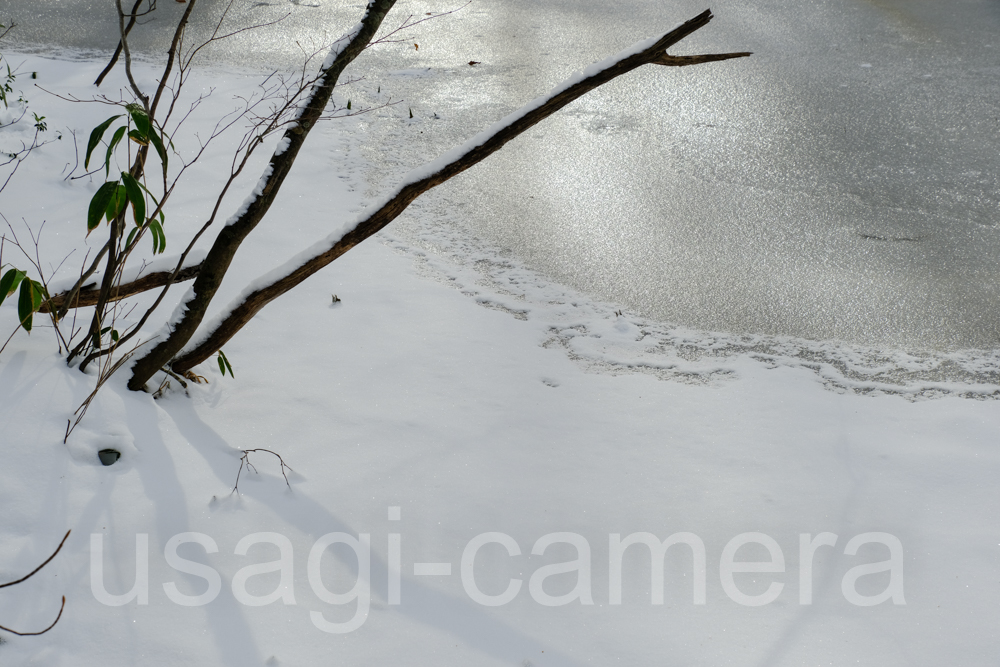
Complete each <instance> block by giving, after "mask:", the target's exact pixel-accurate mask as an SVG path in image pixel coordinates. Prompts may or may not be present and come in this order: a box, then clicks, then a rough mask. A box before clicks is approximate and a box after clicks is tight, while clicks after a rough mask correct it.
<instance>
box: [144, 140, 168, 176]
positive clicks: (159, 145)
mask: <svg viewBox="0 0 1000 667" xmlns="http://www.w3.org/2000/svg"><path fill="white" fill-rule="evenodd" d="M149 140H150V141H152V142H153V148H155V149H156V153H157V155H159V156H160V162H162V163H163V173H164V174H165V173H167V151H166V150H165V149H164V148H163V141H162V140H161V139H160V135H159V133H157V132H153V133H152V134H151V135H150V136H149ZM171 146H173V144H171Z"/></svg>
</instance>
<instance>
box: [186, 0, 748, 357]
mask: <svg viewBox="0 0 1000 667" xmlns="http://www.w3.org/2000/svg"><path fill="white" fill-rule="evenodd" d="M711 19H712V13H711V10H706V11H704V12H703V13H701V14H699V15H698V16H696V17H695V18H693V19H691V20H690V21H687V22H686V23H684V24H683V25H681V26H678V27H677V28H675V29H674V30H671V31H670V32H668V33H665V34H663V35H660V36H658V37H652V38H650V39H646V40H643V41H641V42H638V43H636V44H634V45H632V46H631V47H629V48H627V49H625V50H624V51H622V52H620V53H618V54H616V55H614V56H611V57H610V58H607V59H605V60H603V61H601V62H598V63H595V64H593V65H591V66H590V67H588V68H586V69H585V70H583V71H582V72H578V73H576V74H574V75H573V76H571V77H570V78H569V79H567V80H566V81H564V82H563V83H562V84H560V85H559V86H557V87H556V88H555V89H554V90H552V92H550V93H549V94H548V95H544V96H542V97H539V98H537V99H535V100H534V101H532V102H530V103H529V104H527V105H525V106H523V107H522V108H521V109H519V110H517V111H515V112H514V113H512V114H510V115H508V116H507V117H505V118H503V119H502V120H500V121H499V122H497V123H495V124H494V125H493V126H491V127H490V128H488V129H486V130H484V131H483V132H480V133H479V134H478V135H476V136H475V137H473V138H472V139H470V140H468V141H467V142H465V143H464V144H462V145H461V146H458V147H456V148H453V149H451V150H449V151H447V152H446V153H444V154H443V155H441V156H440V157H439V158H437V159H436V160H433V161H431V162H428V163H427V164H425V165H423V166H421V167H418V168H417V169H414V170H413V171H411V172H410V173H409V174H407V176H406V177H405V178H404V179H403V181H402V182H401V183H400V184H399V185H398V186H397V187H396V188H395V189H394V190H393V191H392V192H390V193H389V194H387V195H385V196H384V197H383V198H382V199H381V200H379V201H378V202H376V203H375V204H373V205H372V206H370V207H368V209H366V210H365V211H364V212H363V213H362V214H361V215H360V216H359V217H358V218H357V219H355V220H354V221H353V222H352V223H350V224H346V225H343V226H342V227H341V228H340V229H338V230H337V231H335V232H333V233H332V234H330V235H329V236H327V237H326V238H325V239H323V240H322V241H320V242H318V243H316V244H314V245H313V246H312V247H311V248H309V249H307V250H305V251H304V252H302V253H299V254H298V255H296V256H295V257H293V258H292V259H291V260H289V261H288V262H286V263H285V264H284V265H282V266H281V267H279V268H277V269H274V270H273V271H271V272H269V273H267V274H266V275H264V276H262V277H261V278H258V279H257V280H255V281H254V282H253V283H251V284H250V285H248V286H247V287H246V288H245V289H244V291H243V292H242V294H241V295H240V296H239V297H238V298H237V299H236V300H235V301H234V302H233V303H232V304H230V306H229V307H228V308H227V309H226V310H224V311H223V312H222V313H221V314H220V315H219V316H217V317H216V318H215V319H214V320H213V321H212V322H211V324H210V325H209V326H208V327H206V331H205V332H204V333H203V334H201V335H197V336H193V337H192V338H191V340H190V342H189V343H188V344H187V346H186V347H185V348H184V351H182V352H181V353H180V354H179V356H178V357H176V358H175V359H174V360H173V361H172V363H171V364H170V367H171V368H172V369H173V370H174V371H175V372H184V371H186V370H189V369H190V368H192V367H193V366H195V365H197V364H199V363H201V362H202V361H204V360H205V359H207V358H208V357H209V356H210V355H211V354H213V353H214V352H215V350H218V349H219V348H221V347H222V346H223V345H224V344H225V343H226V342H227V341H228V340H229V339H230V338H232V336H233V335H235V334H236V332H237V331H239V330H240V329H241V328H242V327H243V326H244V325H245V324H246V323H247V322H248V321H249V320H250V319H251V318H252V317H253V316H254V315H256V314H257V313H258V312H259V311H260V310H261V309H262V308H263V307H264V306H266V305H267V304H268V303H270V302H271V301H273V300H274V299H276V298H277V297H278V296H280V295H282V294H284V293H285V292H287V291H288V290H290V289H292V288H293V287H295V286H296V285H298V284H300V283H301V282H302V281H304V280H305V279H306V278H308V277H309V276H311V275H312V274H314V273H316V272H317V271H319V270H320V269H321V268H323V267H324V266H326V265H328V264H329V263H330V262H332V261H334V260H335V259H337V258H338V257H340V256H341V255H343V254H344V253H345V252H347V251H348V250H350V249H351V248H353V247H354V246H355V245H357V244H358V243H360V242H361V241H363V240H365V239H366V238H368V237H370V236H372V235H373V234H375V233H376V232H378V231H379V230H381V229H382V228H384V227H385V226H386V225H388V224H389V223H390V222H392V221H393V220H394V219H395V218H396V217H397V216H398V215H399V214H400V213H402V212H403V211H404V210H405V209H406V208H407V207H408V206H409V205H410V204H411V203H412V202H413V201H414V200H415V199H416V198H417V197H419V196H420V195H421V194H423V193H424V192H426V191H428V190H430V189H431V188H433V187H435V186H437V185H440V184H441V183H444V182H445V181H447V180H449V179H450V178H452V177H453V176H455V175H457V174H459V173H461V172H463V171H465V170H466V169H468V168H470V167H472V166H473V165H475V164H477V163H479V162H480V161H482V160H483V159H485V158H486V157H488V156H489V155H491V154H493V153H494V152H496V151H497V150H499V149H500V148H502V147H503V146H504V145H505V144H506V143H507V142H508V141H510V140H511V139H513V138H514V137H516V136H518V135H519V134H521V133H522V132H524V131H525V130H527V129H529V128H530V127H532V126H534V125H535V124H537V123H538V122H540V121H542V120H544V119H545V118H547V117H548V116H550V115H552V114H553V113H555V112H556V111H558V110H560V109H562V108H563V107H565V106H566V105H567V104H569V103H571V102H573V101H574V100H576V99H578V98H580V97H582V96H583V95H585V94H586V93H588V92H590V91H591V90H593V89H595V88H597V87H599V86H601V85H603V84H605V83H607V82H609V81H611V80H612V79H615V78H617V77H619V76H621V75H623V74H626V73H628V72H630V71H632V70H634V69H636V68H638V67H641V66H643V65H649V64H656V65H665V66H672V67H683V66H686V65H697V64H701V63H707V62H714V61H719V60H728V59H730V58H743V57H746V56H749V55H750V53H748V52H739V53H721V54H704V55H696V56H671V55H669V54H667V52H666V50H667V49H668V48H669V47H671V46H672V45H674V44H676V43H677V42H679V41H680V40H682V39H683V38H685V37H687V36H688V35H690V34H691V33H693V32H695V31H696V30H698V29H699V28H702V27H704V26H705V25H707V24H708V22H709V21H711Z"/></svg>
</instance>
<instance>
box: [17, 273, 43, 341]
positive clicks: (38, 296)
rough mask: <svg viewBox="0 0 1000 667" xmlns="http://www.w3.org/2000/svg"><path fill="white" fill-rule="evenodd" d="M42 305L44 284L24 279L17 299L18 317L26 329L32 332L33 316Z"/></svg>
mask: <svg viewBox="0 0 1000 667" xmlns="http://www.w3.org/2000/svg"><path fill="white" fill-rule="evenodd" d="M41 307H42V286H41V285H40V284H39V283H36V282H35V281H34V280H31V279H28V280H22V281H21V293H20V294H19V295H18V299H17V318H18V320H20V322H21V326H22V327H24V330H25V331H27V332H29V333H30V332H31V317H32V315H33V314H34V313H35V311H37V310H38V309H39V308H41Z"/></svg>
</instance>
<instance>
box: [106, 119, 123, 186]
mask: <svg viewBox="0 0 1000 667" xmlns="http://www.w3.org/2000/svg"><path fill="white" fill-rule="evenodd" d="M126 129H128V128H126V127H125V126H124V125H122V126H121V127H119V128H118V129H117V130H115V134H114V136H112V137H111V143H109V144H108V154H107V155H105V156H104V175H105V176H108V175H109V174H110V173H111V154H112V153H114V151H115V146H117V145H118V142H119V141H121V140H122V137H123V136H125V130H126Z"/></svg>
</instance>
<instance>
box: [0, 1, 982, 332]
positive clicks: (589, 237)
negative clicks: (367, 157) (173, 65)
mask: <svg viewBox="0 0 1000 667" xmlns="http://www.w3.org/2000/svg"><path fill="white" fill-rule="evenodd" d="M222 4H223V3H222V2H220V1H219V0H211V1H206V0H200V2H199V8H200V9H201V10H204V13H203V14H202V16H203V17H206V18H203V20H202V21H201V23H200V24H199V25H200V26H204V25H205V24H206V23H207V22H208V21H207V17H208V16H214V15H215V14H216V13H217V12H218V9H219V7H221V6H222ZM459 4H460V1H459V0H454V2H451V1H449V2H442V1H441V0H430V1H428V2H421V3H412V2H408V3H403V2H401V3H400V5H399V6H398V7H397V9H396V10H394V11H395V12H396V13H397V14H398V16H397V17H396V22H397V23H398V21H400V20H401V19H402V18H404V17H405V16H406V15H407V14H410V13H413V14H423V13H424V12H427V11H441V10H446V9H449V8H454V7H455V6H457V5H459ZM706 4H707V3H705V2H702V1H701V0H699V1H698V2H692V1H690V0H679V1H677V2H673V3H663V2H660V1H653V0H618V1H617V2H614V3H608V2H604V1H598V0H560V1H555V2H544V3H540V2H533V1H529V0H474V2H473V3H472V4H471V5H470V6H468V7H465V8H464V9H462V10H461V11H459V12H457V13H456V14H454V15H452V16H450V17H447V18H444V19H440V20H437V21H432V22H429V23H427V24H424V25H423V26H420V27H419V28H418V29H417V30H416V31H415V32H414V33H413V39H412V40H410V41H411V42H419V43H420V48H419V50H417V49H415V48H413V45H412V44H411V43H408V44H407V45H396V46H391V45H390V46H384V47H380V48H379V49H373V50H371V51H370V52H369V53H366V54H365V55H364V56H363V57H362V59H360V60H359V62H358V64H357V66H356V67H355V68H353V70H349V72H353V73H355V74H357V73H364V74H366V75H367V76H368V77H369V81H368V82H367V83H368V84H371V85H372V86H374V85H375V84H376V83H377V84H378V85H379V86H381V88H382V90H383V91H388V92H389V93H390V94H391V95H393V96H394V97H395V98H402V99H404V100H406V101H405V103H404V104H403V105H401V107H397V108H394V109H393V110H392V111H391V112H386V113H391V114H393V115H396V116H399V115H400V114H401V113H406V110H405V108H404V107H408V108H412V109H413V110H414V113H415V114H417V115H418V117H420V118H425V117H426V118H429V117H432V116H433V114H438V116H439V118H440V121H438V122H435V123H430V122H428V123H423V124H421V125H420V128H421V132H422V134H419V133H416V132H414V133H413V136H412V137H408V138H407V141H406V145H405V146H392V145H390V146H385V145H383V144H380V143H379V142H378V139H379V138H380V137H381V138H387V137H389V138H392V137H397V136H398V135H395V134H393V135H390V134H387V133H386V132H384V131H383V130H381V129H380V123H379V122H378V119H375V118H373V119H372V122H371V124H370V127H369V131H370V132H371V133H372V136H373V139H375V141H374V142H373V144H372V145H373V150H372V157H373V159H374V160H375V162H376V164H377V165H378V167H379V170H380V171H379V174H380V178H392V176H393V175H395V174H398V173H399V172H400V171H401V170H402V169H403V168H405V166H407V165H412V164H414V163H416V162H419V161H420V160H421V159H422V158H423V157H432V156H433V155H436V154H437V153H438V152H439V151H440V150H442V149H443V148H446V147H448V146H450V145H452V144H454V143H455V142H457V141H459V140H460V139H463V138H465V137H467V136H469V135H471V134H473V133H474V132H475V131H476V130H478V129H480V128H481V127H483V126H484V125H487V124H489V123H491V122H492V121H493V120H495V119H497V118H499V117H500V116H501V115H502V114H503V113H505V112H507V111H510V110H512V109H513V108H516V107H517V106H520V104H522V103H524V102H526V101H528V100H530V99H531V98H533V97H535V96H536V95H538V94H540V93H542V92H544V91H546V90H548V89H549V88H551V87H552V86H554V85H555V84H556V83H558V82H559V81H560V80H562V79H563V78H565V77H566V76H568V75H569V74H570V73H572V72H573V71H574V70H575V69H579V68H581V67H583V66H585V65H587V64H589V63H590V62H592V61H595V60H598V59H601V58H603V57H605V56H607V55H610V54H612V53H614V52H616V51H618V50H620V49H622V48H624V47H625V46H627V45H629V44H631V43H632V42H635V41H638V40H639V39H641V38H644V37H647V36H650V35H652V34H654V33H658V32H663V31H665V30H667V29H670V28H672V27H674V26H675V25H677V24H678V23H680V22H682V21H683V20H686V19H688V18H691V17H693V16H694V15H696V14H697V13H699V12H700V11H702V10H704V9H705V8H706ZM202 5H203V6H202ZM314 5H315V6H314ZM710 6H711V8H712V9H713V11H714V13H715V15H716V19H715V20H714V21H713V22H712V23H711V24H710V25H709V26H708V27H707V28H704V29H703V30H701V31H700V32H699V33H697V34H696V35H694V36H693V37H691V38H689V39H688V40H686V41H684V42H681V44H679V45H678V47H677V48H676V49H675V52H676V53H677V54H686V53H699V52H711V51H741V50H749V51H753V52H754V56H753V57H751V58H749V59H743V60H736V61H729V62H724V63H717V64H709V65H703V66H698V67H690V68H683V69H673V68H671V69H667V68H652V67H647V68H645V69H643V70H640V71H638V72H635V73H632V74H631V75H629V76H627V77H624V78H622V79H620V80H618V81H615V82H613V83H612V84H609V85H608V86H606V87H605V88H603V89H600V90H598V91H595V92H594V93H591V94H590V95H589V96H587V97H585V98H583V99H582V100H580V101H578V102H576V103H575V104H573V105H572V106H571V107H569V108H567V109H566V110H564V111H563V112H561V113H560V114H558V115H557V116H555V117H553V118H551V119H549V120H548V121H546V122H545V123H543V124H541V125H539V126H537V127H536V128H534V129H533V130H532V131H530V132H529V133H527V134H526V135H525V136H523V137H521V138H519V139H518V140H517V141H516V142H514V143H513V144H512V145H511V146H509V147H508V148H507V149H505V150H504V151H503V152H502V153H500V154H497V155H495V156H493V157H491V158H490V159H489V160H488V161H487V162H486V163H484V164H482V165H480V166H478V167H476V168H475V169H473V170H471V171H470V172H468V173H467V174H465V175H463V176H461V177H460V178H458V179H456V180H455V181H454V182H452V183H449V184H447V185H446V186H443V187H442V188H441V189H440V190H441V191H440V192H437V193H435V194H434V195H433V197H432V198H431V199H430V201H429V202H428V203H427V204H425V205H424V206H423V207H422V209H423V210H424V211H425V212H428V211H429V212H430V213H431V214H435V215H438V216H441V217H442V218H448V219H449V220H456V221H458V224H461V225H467V226H468V228H469V229H471V230H472V231H474V232H475V233H476V234H478V235H479V236H481V237H484V238H486V239H489V240H490V241H492V242H494V243H496V244H497V245H499V246H501V247H502V248H505V249H509V250H510V251H511V252H512V253H513V255H514V256H516V257H519V258H520V259H522V260H523V261H525V262H526V263H527V264H528V265H529V266H532V267H535V268H537V269H539V270H541V271H542V272H544V273H546V274H547V275H549V276H551V277H553V278H555V279H557V280H559V281H561V282H564V283H566V284H569V285H572V286H575V287H578V288H581V289H584V290H586V291H588V292H590V293H592V294H595V295H597V296H599V297H601V298H605V299H611V300H613V301H616V302H618V303H621V304H623V305H625V306H626V308H629V309H632V310H634V311H637V312H639V313H642V314H643V315H645V316H648V317H653V318H657V319H660V320H663V321H667V322H675V323H680V324H684V325H687V326H691V327H695V328H702V329H709V330H720V331H729V332H737V333H740V332H753V333H765V334H782V335H794V336H802V337H806V338H811V339H818V340H828V339H841V340H845V341H850V342H855V343H863V344H872V345H879V346H882V345H884V346H889V347H924V348H935V349H942V350H945V349H956V348H968V347H976V348H986V349H991V348H994V347H996V345H997V342H998V332H1000V290H998V285H1000V270H998V259H1000V227H998V222H1000V220H998V214H1000V210H998V204H1000V182H998V175H997V166H998V163H1000V110H998V107H997V101H998V100H1000V4H998V3H997V2H995V1H992V0H952V1H951V2H947V3H943V2H940V1H938V0H816V1H815V2H809V3H803V2H798V1H795V0H750V1H745V0H740V1H734V0H723V1H721V2H713V3H710ZM110 7H111V2H110V1H109V0H63V1H61V2H59V1H55V0H34V1H33V2H31V3H26V2H23V0H2V1H0V16H4V17H7V16H14V17H15V18H16V19H17V20H18V22H19V23H20V24H21V27H20V28H19V29H18V35H17V40H18V41H21V42H44V43H49V44H59V45H64V46H68V47H73V48H84V49H89V48H99V49H104V50H110V49H111V48H113V46H114V44H115V41H116V36H115V33H114V28H113V25H114V24H113V23H112V22H111V21H113V12H111V16H110V17H109V16H108V15H109V8H110ZM183 7H184V5H181V4H178V3H175V2H173V1H167V0H161V1H160V8H159V10H158V13H159V14H161V16H160V18H159V19H158V20H159V21H162V23H161V24H160V25H165V24H166V17H168V16H170V15H175V14H177V13H178V12H179V11H181V10H182V9H183ZM362 10H363V4H362V3H353V4H350V5H345V4H343V3H339V2H334V1H333V0H298V1H297V2H288V1H286V0H268V1H267V2H245V1H244V0H239V2H238V3H237V9H236V12H235V14H234V17H233V18H234V22H236V23H238V22H240V21H258V22H259V21H266V20H271V19H273V18H275V17H278V16H283V15H285V14H289V13H290V16H289V17H288V19H286V20H285V21H284V22H282V23H281V24H280V25H279V26H277V27H275V28H270V29H268V30H267V31H261V32H258V33H252V34H248V35H243V36H241V37H240V38H239V39H237V40H235V41H232V42H230V43H228V44H227V46H226V47H225V50H220V51H217V52H216V53H215V54H214V56H213V57H215V58H218V59H220V60H223V61H225V62H230V63H235V64H239V65H244V66H246V65H248V64H250V65H255V66H256V65H259V66H260V67H262V68H263V67H278V66H280V65H282V64H289V63H293V62H295V60H296V58H297V54H298V49H297V47H296V46H295V44H294V41H295V40H296V39H298V40H300V41H301V42H303V43H305V44H317V45H318V44H319V43H321V42H322V41H323V40H324V39H325V38H326V36H327V35H329V36H331V37H335V36H337V35H338V34H339V33H340V32H341V31H342V30H344V29H346V28H347V27H349V26H350V25H353V24H354V23H355V22H356V21H357V20H358V17H359V16H360V12H361V11H362ZM390 18H392V17H390ZM151 27H155V24H154V26H147V29H146V31H145V34H152V35H153V37H152V39H149V40H146V41H143V42H139V39H140V37H137V38H136V40H137V47H139V48H142V49H145V50H153V51H155V50H162V49H163V39H162V38H163V37H164V34H163V33H164V32H165V31H162V30H161V31H159V34H158V35H157V31H154V30H152V29H151ZM157 39H159V40H160V41H157ZM470 60H474V61H480V62H481V63H482V64H481V65H477V66H475V67H470V66H469V65H468V64H467V63H468V61H470ZM428 68H429V69H428ZM393 127H396V126H393ZM397 129H398V128H397ZM401 224H407V223H406V221H405V220H403V221H401Z"/></svg>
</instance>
